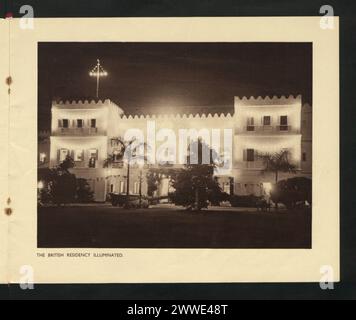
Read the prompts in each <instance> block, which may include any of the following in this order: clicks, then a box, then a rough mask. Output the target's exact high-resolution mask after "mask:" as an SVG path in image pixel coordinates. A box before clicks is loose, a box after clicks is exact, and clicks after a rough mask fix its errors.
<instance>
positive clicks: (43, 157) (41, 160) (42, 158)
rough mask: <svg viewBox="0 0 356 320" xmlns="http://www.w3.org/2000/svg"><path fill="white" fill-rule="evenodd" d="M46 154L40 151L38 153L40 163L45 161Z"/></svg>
mask: <svg viewBox="0 0 356 320" xmlns="http://www.w3.org/2000/svg"><path fill="white" fill-rule="evenodd" d="M46 157H47V156H46V154H45V153H43V152H41V153H40V163H45V162H46Z"/></svg>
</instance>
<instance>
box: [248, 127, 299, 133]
mask: <svg viewBox="0 0 356 320" xmlns="http://www.w3.org/2000/svg"><path fill="white" fill-rule="evenodd" d="M243 132H246V133H249V132H251V133H253V132H257V133H296V132H297V130H293V128H292V126H289V125H277V126H254V125H248V126H246V127H244V129H243Z"/></svg>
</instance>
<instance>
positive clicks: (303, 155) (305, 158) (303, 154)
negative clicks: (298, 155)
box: [302, 152, 307, 162]
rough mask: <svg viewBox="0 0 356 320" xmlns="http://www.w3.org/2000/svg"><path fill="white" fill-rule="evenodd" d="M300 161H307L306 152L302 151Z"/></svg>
mask: <svg viewBox="0 0 356 320" xmlns="http://www.w3.org/2000/svg"><path fill="white" fill-rule="evenodd" d="M302 161H303V162H305V161H307V153H306V152H303V153H302Z"/></svg>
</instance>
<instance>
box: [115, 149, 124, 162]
mask: <svg viewBox="0 0 356 320" xmlns="http://www.w3.org/2000/svg"><path fill="white" fill-rule="evenodd" d="M121 158H122V157H121V153H120V151H119V150H114V152H113V160H114V162H119V161H120V160H121Z"/></svg>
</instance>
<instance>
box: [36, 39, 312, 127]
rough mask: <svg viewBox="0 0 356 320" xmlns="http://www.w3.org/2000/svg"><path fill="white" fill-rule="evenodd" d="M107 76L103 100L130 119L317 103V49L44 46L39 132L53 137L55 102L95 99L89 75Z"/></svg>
mask: <svg viewBox="0 0 356 320" xmlns="http://www.w3.org/2000/svg"><path fill="white" fill-rule="evenodd" d="M97 58H100V62H101V64H102V65H103V68H104V69H105V70H106V71H107V72H108V73H109V76H108V77H105V78H101V81H100V90H99V98H103V99H106V98H109V99H111V100H113V101H114V102H116V103H117V104H118V105H119V106H120V107H121V108H122V109H123V110H124V111H125V113H126V114H127V115H130V114H131V115H136V114H137V115H141V114H162V113H164V114H177V113H180V114H183V113H188V114H190V113H205V114H208V113H212V114H214V113H228V112H230V113H234V96H241V97H242V96H256V97H257V96H259V95H261V96H266V95H270V96H273V95H279V96H280V95H286V96H289V95H291V94H292V95H298V94H301V95H302V97H303V102H304V103H306V102H308V103H309V104H311V102H312V101H311V99H312V43H120V42H116V43H115V42H114V43H112V42H106V43H105V42H102V43H100V42H97V43H48V42H47V43H40V44H39V45H38V84H39V86H38V101H39V103H38V111H39V114H38V120H39V123H38V125H39V129H40V130H46V129H47V130H48V129H50V111H51V101H52V99H55V100H59V99H61V100H67V99H68V100H71V99H74V100H75V99H79V98H80V99H83V98H87V99H88V100H89V99H91V98H95V92H96V79H95V78H93V77H90V76H89V75H88V72H89V71H90V70H91V69H92V68H93V66H94V65H95V64H96V60H97Z"/></svg>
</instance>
